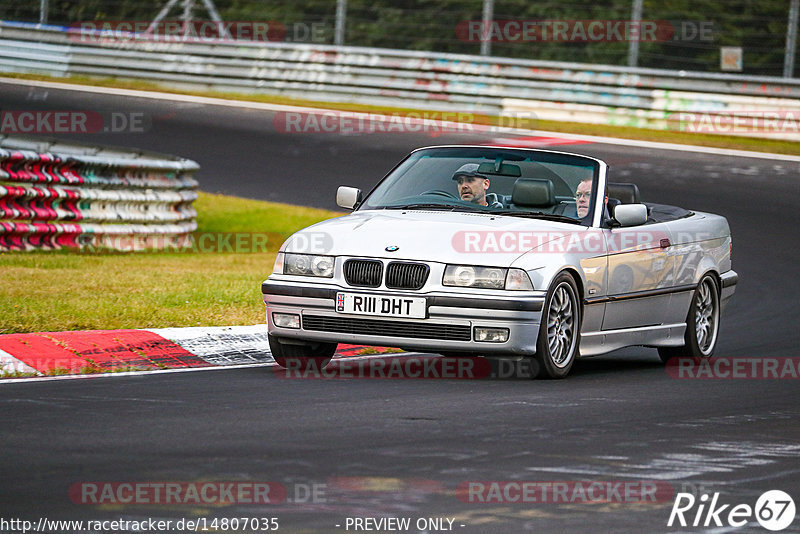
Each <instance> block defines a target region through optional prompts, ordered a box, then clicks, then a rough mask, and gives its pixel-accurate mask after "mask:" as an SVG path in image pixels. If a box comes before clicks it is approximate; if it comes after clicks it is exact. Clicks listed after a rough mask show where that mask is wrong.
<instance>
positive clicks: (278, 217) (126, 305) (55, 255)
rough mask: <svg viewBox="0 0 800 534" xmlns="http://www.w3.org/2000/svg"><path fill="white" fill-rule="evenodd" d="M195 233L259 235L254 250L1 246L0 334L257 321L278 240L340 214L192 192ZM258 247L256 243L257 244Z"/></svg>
mask: <svg viewBox="0 0 800 534" xmlns="http://www.w3.org/2000/svg"><path fill="white" fill-rule="evenodd" d="M195 206H196V207H197V209H198V211H199V213H200V215H199V216H198V218H197V221H198V226H199V227H198V232H248V233H266V234H267V236H268V239H267V246H266V247H265V248H263V251H259V252H238V253H237V252H136V253H102V254H86V253H76V252H74V251H73V252H67V251H55V252H5V253H2V254H0V271H2V273H3V278H4V280H6V281H7V283H5V284H2V286H0V310H2V313H0V334H10V333H20V332H43V331H61V330H95V329H96V330H106V329H116V328H160V327H173V326H174V327H178V326H224V325H241V324H256V323H260V322H263V321H264V304H263V302H262V300H261V282H262V281H263V280H264V279H265V278H266V277H267V276H269V274H270V273H271V272H272V264H273V262H274V261H275V251H277V249H278V247H279V246H280V244H281V243H282V242H283V239H284V238H285V237H288V235H290V234H291V233H293V232H294V231H296V230H299V229H300V228H302V227H305V226H308V225H310V224H313V223H315V222H319V221H322V220H325V219H328V218H330V217H335V216H338V215H341V213H336V212H332V211H326V210H319V209H313V208H302V207H296V206H289V205H286V204H277V203H271V202H262V201H257V200H247V199H241V198H234V197H227V196H223V195H212V194H208V193H200V198H199V199H198V200H197V202H196V203H195ZM259 250H261V249H259Z"/></svg>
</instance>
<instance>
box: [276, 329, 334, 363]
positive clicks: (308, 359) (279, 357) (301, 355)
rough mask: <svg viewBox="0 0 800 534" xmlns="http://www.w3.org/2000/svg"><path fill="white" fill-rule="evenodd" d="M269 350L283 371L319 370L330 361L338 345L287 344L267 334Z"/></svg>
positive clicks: (315, 343) (317, 343) (320, 343)
mask: <svg viewBox="0 0 800 534" xmlns="http://www.w3.org/2000/svg"><path fill="white" fill-rule="evenodd" d="M267 338H268V339H269V350H270V351H271V352H272V357H273V358H275V362H276V363H277V364H278V365H279V366H281V367H283V368H284V369H295V370H301V371H305V370H313V369H316V370H321V369H324V368H325V366H326V365H328V362H330V361H331V358H332V357H333V354H334V352H336V347H338V346H339V344H338V343H322V342H304V343H302V344H289V343H285V342H282V341H281V340H280V339H279V338H277V337H275V336H273V335H272V334H268V336H267Z"/></svg>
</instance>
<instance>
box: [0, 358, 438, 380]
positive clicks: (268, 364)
mask: <svg viewBox="0 0 800 534" xmlns="http://www.w3.org/2000/svg"><path fill="white" fill-rule="evenodd" d="M427 354H428V353H422V352H402V353H396V352H392V353H385V354H364V355H361V356H345V357H344V358H336V357H334V359H333V361H337V360H347V361H358V360H375V359H378V358H389V357H392V356H401V357H407V356H419V355H427ZM277 365H278V364H276V363H275V362H274V361H272V362H263V363H244V364H238V365H214V366H210V367H182V368H179V369H155V370H152V371H149V370H148V371H125V372H122V373H97V374H91V375H58V376H40V377H29V378H2V379H0V386H2V385H3V384H18V383H26V384H27V383H34V382H52V381H54V380H87V379H88V380H94V379H100V378H117V377H128V376H138V377H146V376H150V375H161V374H170V373H191V372H194V371H224V370H227V369H248V368H251V367H277Z"/></svg>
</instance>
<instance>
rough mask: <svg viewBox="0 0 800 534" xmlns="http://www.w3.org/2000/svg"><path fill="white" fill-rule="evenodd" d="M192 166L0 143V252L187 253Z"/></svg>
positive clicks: (91, 150)
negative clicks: (134, 251)
mask: <svg viewBox="0 0 800 534" xmlns="http://www.w3.org/2000/svg"><path fill="white" fill-rule="evenodd" d="M197 169H199V166H198V165H197V163H195V162H194V161H190V160H186V159H178V158H168V157H166V156H160V155H155V154H139V153H137V154H133V153H130V154H125V153H122V152H119V151H112V150H104V149H101V148H97V147H84V146H78V145H66V144H63V143H57V144H56V143H46V142H45V143H43V142H42V141H40V140H36V141H32V140H28V139H24V138H18V137H0V251H14V250H43V249H44V250H53V249H63V248H66V249H78V250H83V251H103V250H115V251H133V250H147V249H162V250H163V249H183V248H187V247H191V246H192V237H191V232H193V231H194V230H195V229H196V228H197V223H196V222H195V220H194V218H195V217H196V216H197V212H196V211H195V210H194V208H193V207H192V203H193V202H194V200H195V199H196V198H197V192H196V189H197V181H196V180H195V179H194V178H193V177H192V174H193V173H194V172H195V171H197Z"/></svg>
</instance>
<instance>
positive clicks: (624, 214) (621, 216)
mask: <svg viewBox="0 0 800 534" xmlns="http://www.w3.org/2000/svg"><path fill="white" fill-rule="evenodd" d="M614 220H615V221H617V222H618V223H619V225H620V226H639V225H640V224H644V223H646V222H647V206H645V205H644V204H620V205H619V206H617V207H616V208H614Z"/></svg>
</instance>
